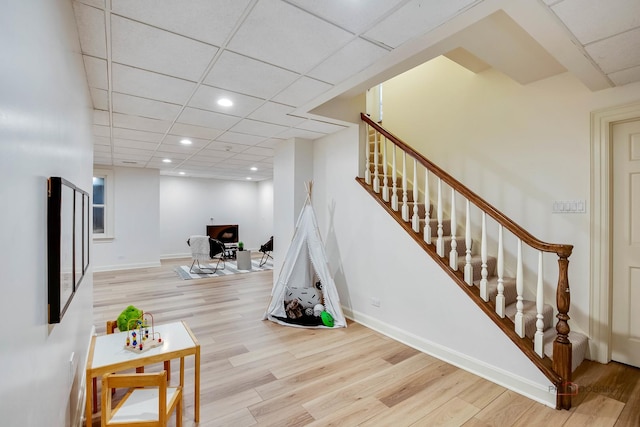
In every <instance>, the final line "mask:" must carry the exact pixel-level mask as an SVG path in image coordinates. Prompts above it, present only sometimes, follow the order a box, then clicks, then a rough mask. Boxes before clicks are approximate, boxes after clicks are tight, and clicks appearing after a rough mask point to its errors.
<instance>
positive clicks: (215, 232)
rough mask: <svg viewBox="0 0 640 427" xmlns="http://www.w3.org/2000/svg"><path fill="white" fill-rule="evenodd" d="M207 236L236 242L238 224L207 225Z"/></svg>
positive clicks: (222, 240) (223, 241)
mask: <svg viewBox="0 0 640 427" xmlns="http://www.w3.org/2000/svg"><path fill="white" fill-rule="evenodd" d="M207 236H209V237H211V238H212V239H217V240H220V241H221V242H222V243H238V225H237V224H235V225H207Z"/></svg>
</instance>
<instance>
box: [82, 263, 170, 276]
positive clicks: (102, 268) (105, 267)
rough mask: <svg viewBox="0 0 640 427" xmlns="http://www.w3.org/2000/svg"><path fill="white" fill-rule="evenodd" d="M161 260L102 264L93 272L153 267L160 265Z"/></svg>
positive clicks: (94, 268)
mask: <svg viewBox="0 0 640 427" xmlns="http://www.w3.org/2000/svg"><path fill="white" fill-rule="evenodd" d="M160 266H161V264H160V261H154V262H141V263H136V264H115V265H102V266H99V267H95V266H94V267H93V272H94V273H98V272H102V271H118V270H133V269H135V268H152V267H160Z"/></svg>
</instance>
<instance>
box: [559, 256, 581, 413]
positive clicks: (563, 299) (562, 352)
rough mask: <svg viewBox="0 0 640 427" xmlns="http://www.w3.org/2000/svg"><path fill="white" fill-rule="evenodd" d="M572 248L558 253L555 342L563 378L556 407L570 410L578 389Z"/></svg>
mask: <svg viewBox="0 0 640 427" xmlns="http://www.w3.org/2000/svg"><path fill="white" fill-rule="evenodd" d="M571 249H572V247H569V250H568V251H566V252H564V253H558V256H559V259H558V266H559V274H558V288H557V291H556V304H557V305H558V314H557V316H556V317H557V318H558V323H557V324H556V332H557V333H558V334H557V336H556V340H555V341H554V342H553V370H554V371H556V373H557V374H558V375H559V376H560V378H562V380H561V382H560V384H558V385H557V390H556V393H557V394H556V406H557V408H558V409H570V408H571V397H572V395H573V394H574V393H575V391H576V388H575V387H574V385H573V383H571V341H570V340H569V331H570V328H569V323H568V321H569V315H568V314H567V313H569V306H570V304H571V292H570V289H569V274H568V272H569V259H568V258H569V255H571Z"/></svg>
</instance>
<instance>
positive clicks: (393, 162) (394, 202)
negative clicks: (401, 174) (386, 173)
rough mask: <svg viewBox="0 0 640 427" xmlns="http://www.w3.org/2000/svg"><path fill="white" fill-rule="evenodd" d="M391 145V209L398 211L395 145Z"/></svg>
mask: <svg viewBox="0 0 640 427" xmlns="http://www.w3.org/2000/svg"><path fill="white" fill-rule="evenodd" d="M392 145H393V152H392V153H391V154H392V156H391V159H392V160H391V186H392V187H391V209H393V210H394V211H396V212H397V211H398V185H397V184H396V144H392Z"/></svg>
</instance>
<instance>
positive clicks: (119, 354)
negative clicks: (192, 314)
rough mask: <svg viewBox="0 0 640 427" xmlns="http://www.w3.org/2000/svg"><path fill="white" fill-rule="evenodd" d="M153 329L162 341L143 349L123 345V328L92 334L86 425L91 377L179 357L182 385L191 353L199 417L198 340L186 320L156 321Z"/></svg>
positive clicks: (89, 420)
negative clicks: (121, 329)
mask: <svg viewBox="0 0 640 427" xmlns="http://www.w3.org/2000/svg"><path fill="white" fill-rule="evenodd" d="M155 331H156V332H159V333H160V335H161V337H162V341H163V343H162V345H160V346H158V347H154V348H151V349H149V350H146V351H144V352H142V353H137V352H133V351H131V350H126V349H125V348H124V343H125V341H126V334H127V333H126V332H120V333H115V334H110V335H100V336H93V337H92V338H91V344H90V346H89V356H88V358H87V377H86V381H87V386H86V390H85V393H86V396H87V398H86V400H87V406H86V425H87V426H90V425H91V418H92V413H93V408H92V406H93V400H92V398H91V396H92V395H93V378H94V377H102V375H104V374H108V373H110V372H119V371H124V370H127V369H133V368H136V367H138V366H145V365H151V364H153V363H158V362H164V361H165V360H172V359H178V358H179V359H180V385H181V386H184V358H185V356H191V355H193V356H194V400H195V402H194V411H195V417H194V421H195V422H198V421H200V343H198V340H197V339H196V337H195V336H194V335H193V332H191V329H189V326H187V324H186V323H185V322H173V323H167V324H165V325H156V326H155Z"/></svg>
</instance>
